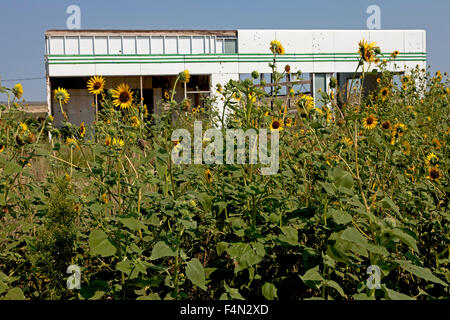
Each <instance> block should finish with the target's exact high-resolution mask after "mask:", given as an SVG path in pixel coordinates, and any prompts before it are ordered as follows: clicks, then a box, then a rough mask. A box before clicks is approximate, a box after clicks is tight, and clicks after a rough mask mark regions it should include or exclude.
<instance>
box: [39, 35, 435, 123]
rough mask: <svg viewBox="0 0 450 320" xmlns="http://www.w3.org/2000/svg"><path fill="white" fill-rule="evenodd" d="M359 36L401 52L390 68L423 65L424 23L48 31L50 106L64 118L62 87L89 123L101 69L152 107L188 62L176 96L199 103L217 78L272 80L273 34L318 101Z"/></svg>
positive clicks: (343, 79)
mask: <svg viewBox="0 0 450 320" xmlns="http://www.w3.org/2000/svg"><path fill="white" fill-rule="evenodd" d="M362 39H365V40H366V41H368V42H376V43H377V45H378V46H379V47H380V48H381V51H382V53H383V54H384V56H385V57H386V58H389V56H390V54H391V52H393V51H396V50H397V51H399V55H398V56H397V59H396V62H395V64H393V63H392V64H388V70H390V71H393V72H399V73H401V72H408V70H410V69H413V68H415V67H416V66H417V65H418V66H419V68H420V69H426V35H425V31H423V30H49V31H47V32H46V34H45V44H46V51H45V66H46V76H47V101H48V111H49V113H50V114H52V115H54V116H55V122H56V123H59V121H60V120H61V113H60V111H59V106H58V105H57V104H56V103H55V102H54V101H53V97H52V92H53V90H54V89H56V88H57V87H64V88H66V89H67V90H68V92H69V94H70V96H71V99H70V101H69V105H68V106H67V109H66V110H68V116H69V118H70V119H71V122H73V123H75V124H80V123H81V122H82V121H85V122H86V123H90V122H92V121H93V120H94V118H95V114H94V113H95V108H92V103H93V101H94V100H93V99H94V98H93V96H92V95H91V94H89V93H88V91H87V89H86V82H87V80H88V79H89V78H90V77H91V76H94V75H101V76H103V77H104V78H105V79H106V83H107V87H115V86H117V85H118V84H120V83H121V82H126V83H128V84H129V85H130V88H131V89H132V90H133V91H135V92H139V93H140V96H141V97H143V98H144V103H145V104H146V105H147V107H148V110H149V111H150V112H153V111H155V108H156V105H157V102H158V101H159V100H160V99H162V98H163V93H164V91H166V90H170V89H171V88H172V86H173V84H174V81H175V78H176V75H177V74H178V73H179V72H180V71H183V70H185V69H187V70H189V72H190V74H191V80H190V82H189V83H188V84H187V86H186V87H184V86H183V85H182V84H179V85H178V86H177V88H176V95H175V99H177V100H181V99H183V98H184V97H187V98H190V99H191V100H192V101H193V103H195V104H196V105H198V104H200V103H201V97H202V96H205V95H213V94H214V93H215V86H216V84H218V83H220V84H222V85H224V84H225V83H227V82H228V81H229V80H231V79H233V80H239V79H245V78H249V77H250V73H251V72H252V71H258V72H259V73H260V75H261V79H264V80H265V81H266V82H267V83H270V82H271V79H270V76H271V75H270V74H271V69H270V67H269V65H268V64H269V63H270V62H272V59H273V55H272V53H271V52H270V50H269V44H270V42H271V41H272V40H278V41H279V42H281V44H282V45H283V47H284V48H285V51H286V53H285V54H284V55H283V56H280V57H279V58H278V60H277V62H278V65H279V69H282V68H284V66H285V65H286V64H289V65H290V68H291V72H297V71H298V70H301V71H302V74H303V76H304V77H303V78H304V79H305V80H304V81H302V82H301V84H298V87H296V86H294V90H296V91H298V90H302V91H303V92H305V93H308V94H311V95H312V96H313V97H315V99H316V102H318V97H319V96H320V95H318V94H317V92H318V91H319V90H322V91H325V90H327V83H328V81H329V79H330V77H332V76H334V77H336V78H337V80H338V82H339V85H340V86H341V87H342V86H345V85H346V83H347V82H348V80H349V79H351V78H352V77H354V76H355V74H354V72H355V69H356V67H357V65H358V59H359V54H358V53H357V50H358V42H359V41H360V40H362ZM356 76H359V75H356ZM287 80H289V79H287ZM281 94H283V92H281ZM284 94H286V93H284Z"/></svg>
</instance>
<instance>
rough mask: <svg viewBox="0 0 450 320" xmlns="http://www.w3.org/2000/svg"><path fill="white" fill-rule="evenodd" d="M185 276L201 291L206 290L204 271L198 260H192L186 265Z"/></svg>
mask: <svg viewBox="0 0 450 320" xmlns="http://www.w3.org/2000/svg"><path fill="white" fill-rule="evenodd" d="M186 276H187V277H188V279H189V280H191V281H192V283H193V284H195V285H197V286H199V287H200V288H202V289H203V290H206V286H205V269H203V265H202V264H201V262H200V261H199V260H198V259H196V258H193V259H191V261H189V262H188V263H187V266H186Z"/></svg>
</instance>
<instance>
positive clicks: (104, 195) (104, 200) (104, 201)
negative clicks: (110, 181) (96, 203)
mask: <svg viewBox="0 0 450 320" xmlns="http://www.w3.org/2000/svg"><path fill="white" fill-rule="evenodd" d="M102 202H103V203H108V202H109V200H108V197H107V195H106V193H103V194H102Z"/></svg>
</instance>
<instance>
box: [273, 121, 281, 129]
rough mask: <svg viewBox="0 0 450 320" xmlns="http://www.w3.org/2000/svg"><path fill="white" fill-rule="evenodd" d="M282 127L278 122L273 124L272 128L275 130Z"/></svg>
mask: <svg viewBox="0 0 450 320" xmlns="http://www.w3.org/2000/svg"><path fill="white" fill-rule="evenodd" d="M279 127H280V123H279V122H278V121H275V122H274V123H273V124H272V128H274V129H278V128H279Z"/></svg>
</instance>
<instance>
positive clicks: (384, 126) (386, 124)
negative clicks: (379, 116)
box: [383, 122, 391, 129]
mask: <svg viewBox="0 0 450 320" xmlns="http://www.w3.org/2000/svg"><path fill="white" fill-rule="evenodd" d="M390 126H391V125H390V124H389V122H385V123H383V129H389V127H390Z"/></svg>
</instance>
